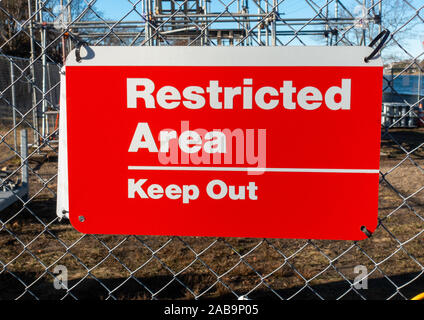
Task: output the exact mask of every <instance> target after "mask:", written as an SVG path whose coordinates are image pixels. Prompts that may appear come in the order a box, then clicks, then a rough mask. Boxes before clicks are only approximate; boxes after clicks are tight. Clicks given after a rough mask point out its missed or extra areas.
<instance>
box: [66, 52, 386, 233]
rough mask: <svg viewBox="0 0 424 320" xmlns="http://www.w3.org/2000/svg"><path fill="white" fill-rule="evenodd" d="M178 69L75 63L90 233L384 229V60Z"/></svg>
mask: <svg viewBox="0 0 424 320" xmlns="http://www.w3.org/2000/svg"><path fill="white" fill-rule="evenodd" d="M99 49H100V48H98V49H96V50H99ZM142 49H143V48H138V49H137V50H138V53H140V58H139V61H140V64H143V61H144V60H143V58H142V54H143V50H142ZM201 49H202V48H198V49H197V50H201ZM220 49H221V50H222V49H223V48H215V49H214V50H216V51H217V50H218V51H219V50H220ZM284 49H285V48H280V50H284ZM305 49H306V48H304V49H303V50H305ZM308 49H309V50H312V48H308ZM321 49H323V48H321ZM328 49H331V48H326V49H325V50H328ZM362 49H364V50H365V51H361V54H363V56H365V55H366V54H367V52H368V51H367V48H361V50H362ZM156 50H158V49H157V48H156ZM165 50H176V49H170V48H168V49H165ZM180 50H181V49H180ZM206 50H211V49H210V48H208V49H206ZM227 50H228V49H227ZM230 50H231V49H230ZM238 50H239V49H238ZM274 50H275V49H274ZM299 50H300V48H299ZM323 50H324V49H323ZM103 52H105V51H102V50H99V51H98V52H96V55H99V56H100V57H101V56H102V53H103ZM237 52H239V51H237ZM282 52H283V51H282ZM318 52H319V50H318ZM364 52H365V53H364ZM264 53H265V55H266V51H264ZM149 54H150V53H149ZM308 54H309V55H310V56H311V59H312V56H313V53H312V52H310V53H308ZM96 55H95V57H94V58H93V59H96ZM351 58H352V59H353V58H355V57H351ZM99 59H100V58H99ZM158 59H159V61H160V57H158ZM185 59H186V60H184V61H189V59H187V58H185ZM314 59H315V60H316V61H318V60H319V59H318V58H314ZM346 59H347V58H346ZM356 59H357V60H358V61H359V59H358V58H356ZM362 59H363V57H362ZM147 60H148V59H147ZM165 60H166V59H165ZM168 60H169V59H168ZM177 60H178V59H177ZM271 60H272V59H271ZM324 60H329V59H328V58H327V59H324ZM168 63H169V62H168V61H167V60H166V61H163V62H161V63H156V64H155V63H150V62H149V63H147V64H146V65H135V66H134V65H127V64H126V63H123V64H122V65H119V62H114V63H112V65H103V64H102V63H100V65H96V64H95V63H92V64H89V63H87V62H84V60H83V61H82V62H81V63H80V64H79V63H77V62H73V63H68V65H67V67H66V70H65V72H66V118H67V146H68V149H67V156H68V169H67V170H68V188H69V218H70V220H71V223H72V225H73V226H74V227H75V228H76V229H77V230H79V231H81V232H84V233H99V234H143V235H180V236H222V237H269V238H313V239H347V240H360V239H363V238H366V235H365V234H364V232H363V231H361V228H363V227H365V228H366V229H367V230H368V231H369V232H372V231H374V229H375V228H376V225H377V211H378V182H379V173H378V169H379V156H380V121H381V91H382V66H381V63H378V64H377V63H375V64H374V65H373V64H372V65H366V64H365V63H363V61H362V60H360V61H359V62H357V64H358V65H354V64H355V61H354V62H353V65H352V63H349V64H348V65H347V66H345V65H342V63H341V62H337V61H336V65H321V64H320V63H317V65H315V66H314V65H307V66H300V65H284V60H283V61H282V63H280V64H276V65H256V66H255V65H237V64H236V65H227V63H225V62H224V63H222V65H219V61H215V62H214V64H215V65H201V64H200V63H197V62H193V63H192V64H190V62H186V63H187V64H188V65H181V64H182V63H177V64H172V65H171V64H170V63H169V64H168ZM241 63H243V62H241ZM253 63H254V61H253V62H252V64H253ZM269 63H270V64H271V63H273V61H271V62H269ZM309 63H310V62H309ZM228 64H229V63H228ZM290 64H293V63H290ZM337 64H340V65H337ZM363 230H364V229H363Z"/></svg>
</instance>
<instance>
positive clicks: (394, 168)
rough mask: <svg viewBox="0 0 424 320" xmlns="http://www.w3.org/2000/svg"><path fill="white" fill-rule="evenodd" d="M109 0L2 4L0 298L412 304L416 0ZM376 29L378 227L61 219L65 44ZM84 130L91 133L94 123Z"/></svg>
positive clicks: (280, 37)
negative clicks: (299, 233) (288, 232)
mask: <svg viewBox="0 0 424 320" xmlns="http://www.w3.org/2000/svg"><path fill="white" fill-rule="evenodd" d="M113 3H114V4H113V5H112V4H111V2H110V1H102V0H97V1H96V0H61V1H59V0H51V1H49V0H29V1H27V0H25V1H24V0H13V1H10V0H3V1H1V2H0V24H1V26H0V195H2V192H3V194H5V193H6V192H7V191H14V190H15V191H16V190H17V189H18V188H19V186H20V184H22V183H23V182H22V179H21V177H22V172H23V171H24V170H27V171H28V185H29V191H28V193H27V194H24V195H22V194H18V192H14V196H13V203H12V204H10V205H9V206H8V207H6V208H1V207H0V208H1V209H0V299H84V298H99V299H169V298H175V299H211V298H230V299H264V298H265V299H410V298H412V297H413V296H414V295H416V294H418V293H419V292H422V291H424V276H423V272H424V267H423V264H424V250H423V248H424V238H423V232H424V206H423V205H424V197H423V196H424V166H423V165H424V152H423V149H424V129H423V126H424V116H423V108H422V104H423V96H424V83H423V80H422V77H421V75H422V73H423V67H424V62H423V61H424V51H423V46H422V42H423V41H424V27H423V26H424V5H423V3H422V1H413V0H393V1H388V0H380V1H378V0H361V1H359V0H338V1H336V0H325V1H323V0H302V1H292V0H212V1H209V0H183V1H181V0H119V1H114V2H113ZM385 28H387V29H389V30H390V31H391V36H390V38H389V41H388V42H387V43H386V44H385V47H384V49H383V51H382V55H383V57H384V58H385V61H386V63H387V65H386V68H385V76H384V81H383V82H384V83H383V92H382V94H383V101H384V102H383V114H382V120H383V123H382V131H381V132H382V143H381V166H380V186H379V225H378V228H377V230H376V231H375V233H374V234H373V236H372V237H371V238H369V239H367V240H364V241H360V242H354V241H316V240H281V239H250V238H249V239H248V238H206V237H176V236H169V237H158V236H156V237H153V236H111V235H85V234H80V233H78V232H77V231H76V230H74V229H73V227H72V226H71V225H70V223H69V221H66V220H64V219H63V220H62V221H59V219H58V218H57V217H56V213H55V206H56V188H57V152H58V149H57V138H58V123H57V118H58V115H57V111H58V104H59V100H58V99H59V98H58V97H59V95H58V90H59V87H60V83H59V70H60V67H61V65H62V64H63V59H64V57H65V56H66V54H67V53H68V52H69V51H70V50H71V49H72V48H73V47H74V46H75V43H76V41H78V40H84V41H86V42H88V43H89V44H90V45H92V46H96V45H119V46H133V45H137V46H139V45H142V46H146V45H151V46H153V45H155V46H163V45H180V46H187V45H208V46H220V45H234V46H262V45H265V46H274V45H276V46H286V45H329V46H330V45H347V46H349V45H368V44H369V43H370V41H371V40H372V39H373V38H374V37H375V36H376V35H377V34H378V33H379V32H380V31H382V30H384V29H385ZM419 34H422V36H419ZM364 99H366V97H364ZM81 116H84V115H83V114H82V115H81ZM81 130H87V141H85V143H92V142H90V141H92V139H93V138H94V136H93V134H94V133H93V132H90V130H89V129H84V128H81ZM23 131H26V132H27V133H28V139H27V141H25V140H22V141H23V143H24V144H26V145H24V146H21V140H20V135H23V134H24V133H23ZM21 147H23V148H21ZM26 147H27V153H26V152H24V151H22V150H25V149H26ZM81 156H82V157H83V156H84V155H81ZM87 161H89V159H87ZM86 183H87V185H89V184H90V183H93V181H86ZM93 201H102V200H101V199H97V200H96V199H93ZM358 201H361V200H360V199H358ZM340 214H343V213H342V212H341V213H340ZM165 223H166V222H165ZM222 223H225V221H222ZM281 227H282V228H284V226H281ZM361 270H362V271H364V270H366V271H367V275H368V278H367V279H368V283H365V286H364V282H363V279H362V278H361ZM362 275H364V274H362ZM365 287H367V288H365Z"/></svg>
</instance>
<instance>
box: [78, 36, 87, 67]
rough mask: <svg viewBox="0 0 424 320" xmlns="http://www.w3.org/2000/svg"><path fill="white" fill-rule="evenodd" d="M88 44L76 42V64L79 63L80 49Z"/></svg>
mask: <svg viewBox="0 0 424 320" xmlns="http://www.w3.org/2000/svg"><path fill="white" fill-rule="evenodd" d="M87 46H88V43H87V42H85V41H82V40H80V41H78V42H77V45H76V46H75V60H76V61H77V62H81V47H87Z"/></svg>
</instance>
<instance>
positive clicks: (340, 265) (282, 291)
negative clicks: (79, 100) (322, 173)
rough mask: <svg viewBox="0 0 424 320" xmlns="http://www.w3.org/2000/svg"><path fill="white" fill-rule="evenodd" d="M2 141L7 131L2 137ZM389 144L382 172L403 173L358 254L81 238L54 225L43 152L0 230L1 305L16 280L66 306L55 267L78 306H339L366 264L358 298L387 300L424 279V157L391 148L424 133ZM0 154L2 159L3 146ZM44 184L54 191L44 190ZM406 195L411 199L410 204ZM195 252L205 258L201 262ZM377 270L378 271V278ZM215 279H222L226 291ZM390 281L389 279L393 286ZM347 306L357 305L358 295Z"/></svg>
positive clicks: (311, 246)
mask: <svg viewBox="0 0 424 320" xmlns="http://www.w3.org/2000/svg"><path fill="white" fill-rule="evenodd" d="M4 132H5V130H4V128H1V130H0V133H1V134H4ZM390 134H391V136H390V137H388V138H390V139H384V140H383V142H382V152H383V154H384V155H383V156H382V158H381V171H382V172H383V173H386V172H389V171H390V170H391V169H392V168H394V167H396V169H394V170H393V171H391V172H390V173H388V174H387V175H386V176H385V179H386V181H387V182H385V181H382V182H381V184H380V194H379V208H380V210H379V217H380V219H382V222H383V224H384V227H380V228H378V229H377V231H376V232H375V234H374V235H373V236H372V237H371V238H370V239H367V240H364V241H361V242H358V243H357V244H356V246H354V242H351V241H313V242H307V241H303V240H277V239H267V240H261V239H246V238H225V239H222V238H219V239H217V238H202V237H182V238H178V237H175V238H173V237H148V236H140V237H134V236H132V237H125V236H109V235H108V236H91V235H88V236H84V235H82V234H80V233H78V232H77V231H75V230H74V229H73V227H72V226H71V225H70V224H69V223H68V222H67V221H62V222H59V221H57V220H56V218H55V205H56V203H55V196H54V192H55V190H56V183H57V181H56V178H53V179H51V178H52V177H54V176H55V174H56V170H57V157H56V155H55V153H54V152H51V151H49V150H48V148H45V149H44V150H43V151H45V154H43V155H38V154H34V155H33V156H31V159H30V162H29V163H30V166H31V168H32V170H33V173H32V174H31V175H30V179H31V180H30V198H31V201H30V202H29V204H28V205H27V208H26V209H22V208H21V206H20V205H18V204H16V205H13V206H12V207H10V208H9V209H8V210H6V211H5V212H2V213H0V219H1V221H7V223H6V224H5V225H4V228H3V229H1V230H0V262H1V263H2V264H6V268H5V269H3V270H2V269H0V299H10V298H15V297H17V296H19V295H20V294H21V293H22V292H24V291H25V290H24V286H23V284H22V283H21V282H20V281H18V280H17V279H16V278H15V277H19V278H20V279H22V280H23V281H24V283H25V284H27V285H31V286H30V288H29V289H30V290H31V291H32V292H33V293H34V294H36V295H37V296H38V297H40V298H49V299H53V298H60V297H62V296H63V295H64V291H63V290H55V289H54V288H53V285H52V282H53V277H52V275H50V274H46V273H45V270H46V268H48V270H49V271H50V272H53V269H54V266H56V265H57V264H62V265H65V266H66V267H67V268H68V271H69V279H70V283H69V286H70V287H73V286H75V287H73V289H72V290H71V292H72V294H74V295H75V296H77V297H79V298H100V299H103V298H108V297H109V293H108V290H110V291H112V290H113V292H112V295H113V297H116V298H118V299H150V298H151V297H152V294H151V292H153V293H155V298H162V299H170V298H179V299H190V298H193V295H192V294H191V293H190V291H189V290H187V288H189V289H190V290H191V291H192V292H193V293H194V294H196V295H198V294H200V293H203V292H206V293H205V294H204V295H203V296H202V297H204V298H210V299H213V298H226V297H227V298H234V295H233V293H232V291H233V292H236V293H237V294H245V293H247V292H249V291H250V290H253V289H254V288H255V289H254V290H253V292H252V293H251V294H250V295H249V297H251V298H269V297H271V298H275V297H277V295H276V294H278V295H280V296H281V297H284V298H289V297H291V296H292V295H293V294H295V293H297V292H298V291H299V290H300V292H299V293H298V294H297V295H296V297H298V298H304V299H309V298H316V295H315V294H314V293H312V290H314V291H315V292H317V293H319V294H320V295H321V296H322V297H324V298H336V297H338V296H340V295H341V294H343V293H344V292H346V291H347V290H349V288H350V287H349V285H348V283H347V282H346V281H345V280H344V278H343V277H346V278H347V279H350V280H352V279H353V278H354V277H355V276H356V275H355V274H354V272H353V268H354V266H356V265H359V264H362V265H365V266H367V267H368V270H369V271H372V273H371V276H370V279H371V280H370V282H369V289H368V290H361V294H363V295H364V296H365V297H368V298H376V299H377V298H378V299H383V298H387V297H389V296H390V295H392V294H393V293H395V292H396V288H395V286H394V285H393V284H392V283H391V282H390V281H393V282H394V283H395V284H396V285H397V286H399V285H402V284H404V283H406V282H407V281H409V280H410V279H413V278H414V277H416V276H417V275H418V274H419V272H422V270H423V269H422V267H421V266H420V264H421V265H423V264H424V250H423V248H424V237H423V235H422V234H420V232H422V231H423V230H424V222H423V220H422V219H420V218H419V217H418V216H421V217H424V198H423V195H424V190H423V191H419V192H417V190H420V188H421V187H422V186H423V185H424V174H423V171H422V170H423V169H422V168H423V165H424V153H423V150H422V149H423V148H420V149H419V150H417V151H416V152H414V153H413V154H412V155H411V156H410V157H409V158H407V159H406V160H404V159H405V151H404V150H402V149H401V148H400V147H399V146H397V145H396V144H395V143H393V139H394V140H396V141H398V142H399V143H400V144H401V145H402V147H403V148H404V149H405V150H407V151H410V150H413V149H414V148H415V147H417V146H418V145H419V144H420V143H422V142H423V141H424V130H423V129H416V130H402V129H396V130H392V131H391V132H390ZM10 138H11V135H9V136H8V137H7V138H6V141H7V142H8V141H10V140H9V139H10ZM0 148H3V149H0V154H1V155H2V156H5V153H4V151H3V150H4V145H3V144H1V143H0ZM17 165H18V161H17V160H16V159H12V160H10V161H8V162H7V163H5V164H3V165H2V166H5V167H6V168H7V170H13V169H14V168H16V167H17ZM417 166H419V167H420V168H418V167H417ZM17 175H18V173H17ZM41 179H44V180H45V181H49V182H48V183H46V184H43V182H42V181H41ZM49 179H51V180H49ZM389 183H390V185H389ZM40 190H42V191H41V192H40ZM399 194H401V195H402V196H403V197H407V196H409V195H413V196H411V197H410V198H408V200H407V201H404V200H403V199H402V197H401V196H399ZM52 221H53V222H52ZM50 223H51V224H50ZM43 224H45V225H48V227H47V228H45V227H44V226H43ZM415 236H416V237H415ZM394 237H396V239H398V240H399V241H401V242H404V241H407V240H409V239H413V240H411V241H409V242H407V243H404V245H403V246H400V245H399V242H398V241H396V240H395V239H394ZM413 237H415V238H413ZM18 239H19V240H18ZM99 240H101V241H102V242H103V244H102V243H101V242H99ZM121 242H122V243H121ZM120 243H121V245H119V246H118V244H120ZM165 244H166V245H165ZM164 245H165V246H164ZM65 246H66V247H67V248H68V250H67V249H66V248H65ZM163 246H164V247H163ZM188 246H189V247H190V248H191V249H192V250H193V251H194V252H196V253H201V254H200V255H198V259H197V260H196V254H195V253H194V252H193V251H192V250H191V249H190V248H189V247H188ZM209 246H210V247H209ZM160 248H162V249H160ZM206 248H209V249H207V250H206V251H203V250H205V249H206ZM159 249H160V250H159ZM152 250H153V251H154V255H153V254H152ZM298 250H300V251H298ZM363 252H366V255H365V254H364V253H363ZM246 253H249V254H248V255H246V256H243V255H244V254H246ZM283 255H284V256H283ZM241 256H243V259H242V260H241ZM285 257H287V258H288V259H285ZM337 257H338V258H337ZM336 258H337V259H336ZM330 261H331V263H330ZM374 262H377V263H380V264H379V265H378V268H376V265H375V264H374ZM123 265H125V266H126V267H123ZM142 265H143V267H142V268H139V267H140V266H142ZM88 270H89V272H88ZM129 270H130V271H129ZM169 270H172V271H173V272H174V274H178V275H177V277H174V276H173V274H172V273H171V272H170V271H169ZM341 274H342V275H343V276H342V275H341ZM131 275H132V276H133V277H134V278H136V279H137V281H139V282H140V283H141V284H140V283H138V282H137V281H136V280H134V278H130V276H131ZM216 275H220V276H221V277H220V278H219V281H218V279H217V276H216ZM384 275H388V276H390V281H389V280H388V279H387V278H385V277H384ZM261 277H262V278H261ZM127 279H129V280H127ZM35 280H37V281H35ZM177 280H178V281H177ZM305 280H307V283H308V286H306V287H305ZM34 281H35V282H34ZM99 281H100V282H101V283H102V284H103V285H104V286H106V287H107V288H108V290H107V289H105V288H104V287H103V286H102V285H100V284H99ZM179 281H180V282H181V283H183V284H184V285H182V284H181V283H180V282H179ZM143 286H145V287H147V288H148V289H149V290H150V291H149V290H147V289H146V288H145V287H143ZM164 287H165V289H163V290H161V291H159V290H160V289H162V288H164ZM228 288H231V289H228ZM270 288H272V290H274V292H273V291H272V290H270ZM302 288H303V290H301V289H302ZM311 288H312V290H311ZM115 289H116V290H115ZM420 291H424V280H423V277H419V278H418V279H417V280H416V281H414V282H412V284H410V285H408V286H406V287H405V288H402V289H400V292H401V293H403V294H405V295H406V296H407V297H411V296H412V295H414V294H416V293H418V292H420ZM156 293H157V294H156ZM24 297H28V298H30V297H31V295H30V294H29V293H26V294H25V295H24ZM397 297H399V296H397ZM345 298H348V299H350V298H352V299H353V298H358V296H357V295H356V294H354V293H353V292H352V291H351V292H350V293H348V294H347V295H346V297H345Z"/></svg>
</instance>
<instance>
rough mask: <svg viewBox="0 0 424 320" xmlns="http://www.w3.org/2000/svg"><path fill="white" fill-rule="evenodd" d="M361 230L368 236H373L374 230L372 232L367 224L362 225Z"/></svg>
mask: <svg viewBox="0 0 424 320" xmlns="http://www.w3.org/2000/svg"><path fill="white" fill-rule="evenodd" d="M361 231H362V232H363V233H365V235H366V236H367V237H368V238H371V236H372V232H371V231H369V230H368V229H367V227H365V226H361Z"/></svg>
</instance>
